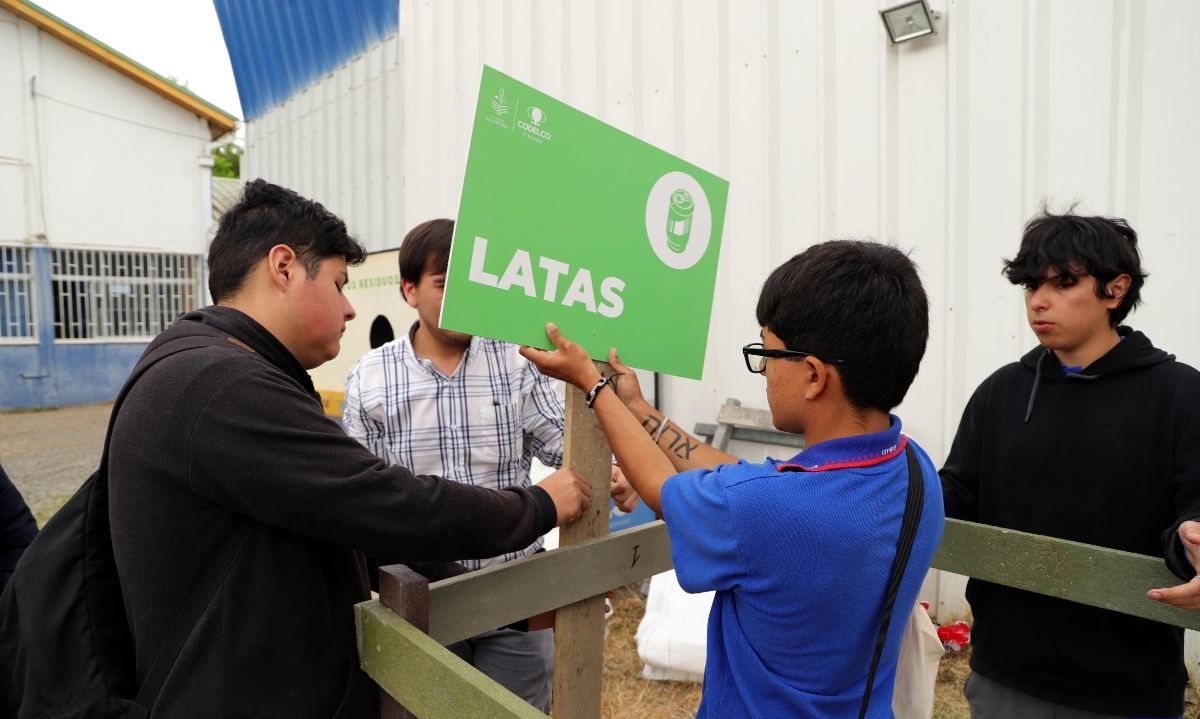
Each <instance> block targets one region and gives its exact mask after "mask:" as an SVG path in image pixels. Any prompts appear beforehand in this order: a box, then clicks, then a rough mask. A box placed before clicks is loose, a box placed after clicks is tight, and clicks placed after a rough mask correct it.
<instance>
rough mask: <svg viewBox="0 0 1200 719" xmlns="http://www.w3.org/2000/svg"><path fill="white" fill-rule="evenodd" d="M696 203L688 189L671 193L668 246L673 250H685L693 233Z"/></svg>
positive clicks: (668, 217)
mask: <svg viewBox="0 0 1200 719" xmlns="http://www.w3.org/2000/svg"><path fill="white" fill-rule="evenodd" d="M695 209H696V205H695V203H694V202H692V195H691V193H689V192H688V191H687V190H675V191H674V192H672V193H671V206H670V208H669V209H668V210H667V247H670V248H671V251H672V252H683V251H684V249H685V248H687V243H688V238H689V237H690V236H691V234H692V211H693V210H695Z"/></svg>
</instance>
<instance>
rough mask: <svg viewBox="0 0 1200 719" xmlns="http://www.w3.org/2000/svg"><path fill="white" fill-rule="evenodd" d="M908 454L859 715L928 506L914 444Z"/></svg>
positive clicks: (866, 700) (868, 694)
mask: <svg viewBox="0 0 1200 719" xmlns="http://www.w3.org/2000/svg"><path fill="white" fill-rule="evenodd" d="M904 454H905V456H906V457H907V458H908V497H907V499H905V500H904V522H903V523H902V524H901V525H900V543H899V545H898V546H897V548H896V558H895V559H894V560H892V573H891V575H890V576H888V584H887V593H886V594H884V596H883V617H882V618H881V619H880V620H879V634H878V636H876V637H875V655H874V656H873V657H871V670H870V671H869V672H867V686H866V689H864V690H863V698H862V705H861V706H860V707H859V709H858V719H863V718H864V717H866V715H867V707H868V706H870V704H871V688H872V686H873V685H874V684H875V672H876V671H878V670H879V659H880V657H882V656H883V645H884V644H886V643H887V635H888V625H889V624H891V622H892V609H893V608H895V606H896V595H897V594H899V593H900V580H901V579H903V578H904V569H905V567H907V566H908V558H909V556H910V555H911V554H912V548H913V542H914V541H915V540H916V538H917V526H918V525H919V524H920V523H921V509H922V508H923V507H924V506H925V478H924V476H923V475H922V473H921V464H920V462H918V461H917V453H916V452H914V451H913V448H912V445H911V444H910V445H908V446H907V447H906V448H905V450H904Z"/></svg>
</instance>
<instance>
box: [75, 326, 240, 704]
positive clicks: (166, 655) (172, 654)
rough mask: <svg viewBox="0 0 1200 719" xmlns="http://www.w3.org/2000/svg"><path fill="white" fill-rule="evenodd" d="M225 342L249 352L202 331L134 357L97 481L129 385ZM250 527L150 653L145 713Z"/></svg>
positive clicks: (217, 560) (225, 549)
mask: <svg viewBox="0 0 1200 719" xmlns="http://www.w3.org/2000/svg"><path fill="white" fill-rule="evenodd" d="M225 345H232V346H237V347H240V348H245V349H243V350H242V351H247V350H248V351H253V350H250V349H249V348H248V347H246V345H245V344H243V343H242V342H241V341H239V340H237V339H235V338H233V337H231V336H229V335H228V334H226V333H224V332H220V333H211V334H209V333H205V334H199V335H187V336H183V337H177V338H173V339H168V340H166V341H165V342H163V343H162V344H160V345H158V346H157V347H154V348H152V349H151V350H149V351H148V352H147V353H146V354H145V355H143V356H142V358H141V359H140V360H138V363H137V365H135V366H134V368H133V371H132V372H131V373H130V375H129V379H127V380H125V385H124V386H123V387H121V392H120V393H119V394H118V395H117V399H116V402H114V403H113V409H112V414H111V415H110V416H109V419H108V431H107V432H106V433H105V435H104V453H103V454H102V455H101V457H100V469H99V471H98V473H97V474H98V476H97V479H98V480H100V481H102V482H104V483H105V484H107V482H108V445H109V442H110V441H111V440H112V432H113V427H114V426H115V425H116V423H117V412H118V410H120V408H121V404H122V403H123V402H124V401H125V397H126V396H127V395H128V394H129V391H130V390H131V389H132V388H133V385H134V383H136V382H137V381H138V380H139V379H140V378H141V377H142V375H144V374H145V373H146V371H147V370H149V369H150V368H151V367H153V366H154V365H155V364H157V363H158V362H159V361H161V360H164V359H166V358H167V357H170V356H171V355H174V354H178V353H180V352H184V351H187V350H190V349H199V348H201V347H220V346H225ZM251 530H252V527H251V525H250V524H249V523H248V522H244V521H240V522H239V523H238V526H237V528H236V529H235V530H234V531H233V533H232V534H230V535H229V536H228V537H226V538H225V541H224V542H223V543H222V544H221V548H220V549H219V550H218V552H217V555H216V556H215V557H214V558H213V560H212V561H211V562H209V564H208V567H207V568H206V569H205V570H204V574H203V576H201V578H200V581H198V582H197V583H196V586H195V587H193V588H192V592H191V594H190V595H189V596H188V599H187V601H186V602H185V603H184V605H183V609H181V610H180V612H179V614H178V616H176V618H175V622H174V623H173V624H172V625H171V629H170V631H169V632H168V633H167V638H166V640H164V641H163V645H162V646H161V647H160V648H159V650H158V653H157V654H156V655H155V656H154V661H153V662H152V663H151V664H150V669H149V670H148V671H147V673H146V678H145V680H144V681H143V682H142V686H141V688H140V689H139V690H138V693H137V698H136V699H134V701H135V702H136V703H137V704H138V705H139V706H140V707H142V708H143V709H145V711H146V713H147V714H149V713H150V711H151V709H153V707H154V703H155V701H157V700H158V694H159V692H160V691H161V690H162V686H163V683H164V682H165V681H166V679H167V674H168V673H169V672H170V670H171V667H173V666H174V664H175V660H176V659H177V658H178V657H179V652H180V651H181V650H182V649H183V645H184V643H185V642H187V639H188V637H190V636H191V634H192V630H194V629H195V628H196V624H197V622H199V621H200V615H201V614H203V613H204V610H205V609H207V608H208V605H209V604H210V603H211V602H212V598H213V595H215V594H216V591H217V589H218V588H219V587H220V586H221V583H222V582H223V581H224V580H225V576H226V575H227V574H228V573H229V569H230V568H231V567H232V566H233V563H234V561H235V560H236V559H237V556H238V555H239V554H240V553H241V551H242V547H244V546H245V544H246V540H247V539H248V538H249V536H250V533H251Z"/></svg>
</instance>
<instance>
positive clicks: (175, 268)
mask: <svg viewBox="0 0 1200 719" xmlns="http://www.w3.org/2000/svg"><path fill="white" fill-rule="evenodd" d="M50 257H51V272H52V281H53V293H54V337H55V339H60V340H90V339H138V340H149V339H152V338H153V337H154V336H155V335H157V334H158V333H159V332H162V331H163V330H165V329H166V328H167V327H168V326H169V325H170V324H171V323H172V322H173V321H174V320H175V318H176V317H178V316H179V315H180V314H181V313H183V312H188V311H190V310H194V309H196V308H197V307H199V306H200V303H201V302H202V301H203V287H202V285H201V275H202V272H201V267H202V257H201V256H200V255H179V254H168V253H150V252H122V251H115V250H69V249H52V250H51V251H50Z"/></svg>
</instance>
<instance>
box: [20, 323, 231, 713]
mask: <svg viewBox="0 0 1200 719" xmlns="http://www.w3.org/2000/svg"><path fill="white" fill-rule="evenodd" d="M197 330H199V331H201V332H205V333H206V334H203V335H196V334H189V335H186V336H177V337H173V338H172V337H170V336H169V335H170V332H169V331H168V332H167V333H165V335H164V336H163V337H160V339H159V340H156V341H155V342H154V343H152V344H151V345H150V347H149V348H147V350H146V352H145V354H143V355H142V358H141V359H140V360H139V361H138V363H137V365H136V366H135V367H134V369H133V372H132V373H131V374H130V376H129V379H128V380H126V381H125V386H124V387H122V388H121V392H120V394H119V395H118V396H117V400H116V402H115V403H114V405H113V409H112V415H111V416H110V417H109V421H108V432H107V434H106V435H105V438H104V453H103V455H102V456H101V459H100V467H99V469H97V470H96V471H95V472H93V473H92V475H91V476H90V477H88V479H87V481H86V482H84V483H83V486H82V487H80V488H79V491H77V492H76V493H75V494H74V496H72V497H71V499H69V500H68V501H67V503H66V504H65V505H63V507H62V509H60V510H58V512H57V513H56V514H55V515H54V516H53V517H52V518H51V519H50V521H48V522H47V523H46V526H45V527H43V528H42V530H41V532H39V534H38V536H37V538H36V539H35V540H34V541H33V543H32V544H30V545H29V547H28V548H27V549H26V550H25V553H24V555H22V557H21V560H20V561H19V562H18V563H17V568H16V571H15V572H14V573H13V576H12V579H11V580H10V581H9V583H8V585H7V586H6V587H5V589H4V592H3V594H0V717H15V718H16V719H51V718H53V719H73V718H76V717H78V718H80V719H83V718H84V717H86V718H87V719H108V718H109V717H123V718H128V717H136V718H139V719H140V718H144V717H147V716H149V715H150V713H151V709H152V708H153V706H154V702H155V700H156V699H157V698H158V693H159V690H160V689H161V688H162V684H163V682H164V680H165V679H166V677H167V674H168V672H169V671H170V669H171V666H172V665H173V664H174V663H175V659H176V658H177V657H178V655H179V650H180V649H181V648H182V647H183V644H184V642H185V641H186V640H187V638H188V636H189V635H190V634H191V632H192V629H193V628H194V627H195V625H196V622H197V621H198V620H199V618H200V615H201V614H202V613H203V612H204V609H205V607H207V606H208V604H209V602H210V601H211V599H212V596H213V594H214V593H215V592H216V589H217V587H218V586H220V584H221V582H222V580H224V578H225V575H226V573H227V572H228V570H229V567H230V565H232V564H233V560H234V559H235V558H236V556H237V554H238V553H239V552H240V551H241V548H242V546H243V545H244V544H245V540H246V537H247V536H248V534H249V525H243V526H242V527H240V528H239V529H238V530H237V531H235V532H233V533H231V534H230V536H229V537H228V538H227V539H226V540H225V543H224V545H222V547H221V550H220V552H218V554H217V555H216V556H215V557H214V561H213V562H212V563H211V564H210V565H209V566H208V568H207V569H206V570H205V573H204V575H203V576H202V577H201V578H200V580H199V581H198V582H197V584H196V586H195V587H194V588H193V589H192V593H191V595H190V596H189V598H188V601H187V603H186V604H185V605H184V607H183V609H182V610H181V611H180V612H179V615H178V616H177V617H176V619H175V622H174V624H173V625H172V627H171V631H170V633H169V634H168V636H167V639H166V641H165V642H164V643H163V646H162V648H161V649H160V650H159V652H158V654H157V655H156V656H155V657H154V659H153V662H152V663H151V664H150V669H149V671H148V673H147V675H146V679H145V681H144V682H143V684H142V686H141V687H140V688H139V687H138V685H137V679H136V674H135V669H134V666H135V665H134V652H133V641H132V638H131V637H130V631H129V624H128V622H127V620H126V618H125V605H124V600H123V598H122V595H121V586H120V583H119V582H118V580H117V567H116V560H115V559H114V557H113V548H112V536H111V534H110V532H109V518H108V444H109V440H110V439H111V438H112V430H113V425H114V424H115V422H116V417H117V411H118V410H119V409H120V408H121V403H122V402H123V401H124V399H125V396H126V395H127V394H128V393H129V390H130V388H131V387H132V386H133V384H134V383H135V382H136V381H137V380H138V378H139V377H141V376H142V375H143V374H144V373H145V372H146V370H147V369H149V368H150V367H151V366H153V365H154V364H155V363H156V362H158V361H159V360H161V359H164V358H166V357H169V356H171V355H173V354H176V353H178V352H183V351H185V350H189V349H196V348H199V347H212V346H228V347H230V348H234V345H233V344H231V343H230V337H229V336H228V335H227V334H225V333H219V332H218V331H217V330H215V329H214V328H209V327H206V326H203V325H201V326H199V327H195V328H192V329H190V330H189V331H190V332H192V333H194V332H196V331H197Z"/></svg>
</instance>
